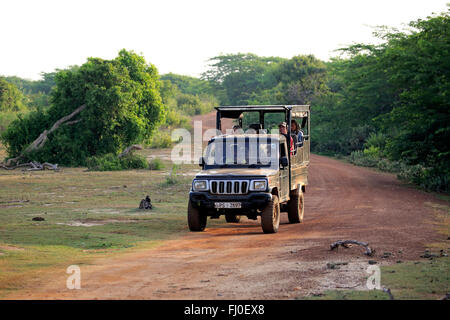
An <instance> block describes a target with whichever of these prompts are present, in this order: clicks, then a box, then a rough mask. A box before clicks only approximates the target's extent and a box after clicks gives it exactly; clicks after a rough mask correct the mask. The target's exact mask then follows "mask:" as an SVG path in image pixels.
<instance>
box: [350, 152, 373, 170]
mask: <svg viewBox="0 0 450 320" xmlns="http://www.w3.org/2000/svg"><path fill="white" fill-rule="evenodd" d="M379 160H380V159H379V158H378V157H377V156H374V155H372V154H365V153H364V151H361V150H358V151H353V152H352V153H351V154H350V158H349V161H350V162H351V163H353V164H355V165H357V166H363V167H375V166H376V165H377V163H378V161H379Z"/></svg>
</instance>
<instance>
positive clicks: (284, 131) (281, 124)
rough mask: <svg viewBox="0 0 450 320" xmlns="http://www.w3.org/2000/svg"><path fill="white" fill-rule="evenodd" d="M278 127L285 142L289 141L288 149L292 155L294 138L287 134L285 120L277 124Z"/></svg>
mask: <svg viewBox="0 0 450 320" xmlns="http://www.w3.org/2000/svg"><path fill="white" fill-rule="evenodd" d="M278 129H279V130H280V134H282V135H283V136H284V137H285V138H286V142H288V141H289V150H290V152H291V155H294V139H292V137H289V136H288V132H287V124H286V122H282V123H280V124H279V125H278Z"/></svg>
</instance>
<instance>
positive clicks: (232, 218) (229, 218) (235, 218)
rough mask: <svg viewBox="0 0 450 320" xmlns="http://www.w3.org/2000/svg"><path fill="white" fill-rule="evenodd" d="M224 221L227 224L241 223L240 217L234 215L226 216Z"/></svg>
mask: <svg viewBox="0 0 450 320" xmlns="http://www.w3.org/2000/svg"><path fill="white" fill-rule="evenodd" d="M225 221H226V222H228V223H238V222H239V221H241V216H238V215H235V214H226V215H225Z"/></svg>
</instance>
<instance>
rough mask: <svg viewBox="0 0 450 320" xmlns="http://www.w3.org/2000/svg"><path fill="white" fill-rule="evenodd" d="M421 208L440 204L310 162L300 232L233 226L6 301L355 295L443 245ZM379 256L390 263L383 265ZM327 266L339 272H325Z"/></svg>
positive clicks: (370, 176)
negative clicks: (383, 273)
mask: <svg viewBox="0 0 450 320" xmlns="http://www.w3.org/2000/svg"><path fill="white" fill-rule="evenodd" d="M426 202H439V201H438V200H436V198H434V197H433V196H432V195H430V194H427V193H424V192H422V191H418V190H415V189H413V188H410V187H407V186H404V185H402V184H401V183H400V182H399V181H398V180H397V179H396V178H395V176H393V175H391V174H385V173H379V172H375V171H373V170H370V169H367V168H362V167H355V166H352V165H350V164H346V163H343V162H340V161H337V160H333V159H329V158H326V157H321V156H317V155H312V156H311V165H310V173H309V185H308V187H307V189H306V194H305V220H304V222H303V223H302V224H287V217H286V213H283V214H282V225H281V226H280V229H279V231H278V233H276V234H263V233H262V231H261V227H260V225H259V221H253V220H247V219H242V220H243V221H242V220H241V223H239V224H228V225H224V226H222V227H215V228H207V229H206V231H205V232H201V233H187V234H186V235H185V236H183V237H182V238H180V239H179V240H171V241H167V242H166V243H165V244H164V245H162V246H160V247H158V248H155V249H153V250H142V251H139V252H133V253H128V254H124V255H121V256H119V257H116V258H112V259H104V260H98V261H96V262H95V263H94V264H93V265H83V266H81V270H82V280H81V285H82V288H81V290H68V289H66V277H67V274H65V273H63V272H61V274H56V275H52V276H51V277H50V275H48V276H45V278H46V280H45V281H42V286H39V287H33V288H26V289H24V290H22V291H19V292H17V293H15V294H14V295H13V296H10V297H8V298H20V299H289V298H295V297H298V296H303V295H309V294H313V293H317V292H321V291H323V290H326V289H335V288H338V289H341V288H354V289H364V288H365V280H364V277H365V276H367V273H366V268H367V266H368V263H367V261H368V260H369V259H372V260H376V261H378V265H380V264H388V263H396V261H398V260H402V261H405V260H412V259H414V260H418V259H419V256H420V254H422V253H423V251H424V249H425V247H426V245H427V244H429V243H432V242H435V241H439V240H442V238H443V237H444V236H443V235H439V234H438V233H437V232H436V231H435V229H434V227H433V225H432V223H431V222H432V221H433V220H434V213H433V210H432V208H431V207H430V206H428V205H425V203H426ZM222 219H223V217H222ZM340 239H354V240H359V241H366V242H369V244H370V247H371V248H373V249H375V250H376V253H375V256H374V257H371V258H369V257H366V256H364V255H363V252H364V250H363V248H361V247H358V246H353V247H351V248H349V249H345V248H340V249H339V250H338V251H330V250H329V248H330V244H331V243H332V242H334V241H336V240H340ZM384 252H390V253H391V256H390V257H389V258H382V255H383V253H384ZM330 261H331V262H337V261H341V262H342V261H345V262H348V264H347V265H344V266H342V267H341V268H340V269H339V270H330V269H327V268H326V264H327V262H330Z"/></svg>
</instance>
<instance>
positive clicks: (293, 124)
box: [291, 120, 303, 147]
mask: <svg viewBox="0 0 450 320" xmlns="http://www.w3.org/2000/svg"><path fill="white" fill-rule="evenodd" d="M291 133H293V134H295V135H296V136H297V143H296V145H297V146H299V147H301V146H303V131H302V130H301V129H300V126H299V125H298V123H297V121H295V120H292V121H291Z"/></svg>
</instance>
